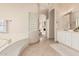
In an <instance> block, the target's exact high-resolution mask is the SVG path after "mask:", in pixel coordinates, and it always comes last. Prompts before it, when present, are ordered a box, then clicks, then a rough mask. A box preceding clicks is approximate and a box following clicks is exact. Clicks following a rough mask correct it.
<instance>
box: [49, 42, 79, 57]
mask: <svg viewBox="0 0 79 59" xmlns="http://www.w3.org/2000/svg"><path fill="white" fill-rule="evenodd" d="M50 46H51V47H52V48H53V49H55V50H56V51H57V52H59V53H60V54H61V55H63V56H79V52H78V51H76V50H74V49H72V48H69V47H67V46H65V45H63V44H59V43H56V44H51V45H50Z"/></svg>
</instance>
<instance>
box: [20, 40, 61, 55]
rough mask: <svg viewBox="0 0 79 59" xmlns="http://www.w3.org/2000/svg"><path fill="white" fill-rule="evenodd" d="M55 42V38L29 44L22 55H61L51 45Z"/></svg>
mask: <svg viewBox="0 0 79 59" xmlns="http://www.w3.org/2000/svg"><path fill="white" fill-rule="evenodd" d="M51 43H54V42H53V40H44V41H41V42H39V43H36V44H34V45H31V46H29V47H28V48H26V49H25V50H24V51H23V52H22V54H21V55H22V56H59V55H60V54H59V53H58V52H56V51H55V50H54V49H53V48H51V47H50V46H49V45H50V44H51Z"/></svg>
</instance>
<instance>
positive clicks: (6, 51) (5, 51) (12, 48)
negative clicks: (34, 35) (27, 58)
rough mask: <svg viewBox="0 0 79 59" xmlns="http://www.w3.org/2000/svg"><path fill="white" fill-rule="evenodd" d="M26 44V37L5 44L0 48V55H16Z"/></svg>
mask: <svg viewBox="0 0 79 59" xmlns="http://www.w3.org/2000/svg"><path fill="white" fill-rule="evenodd" d="M27 46H28V40H27V39H22V40H19V41H16V42H15V43H12V44H10V45H6V46H5V47H4V48H2V49H1V50H0V56H18V55H19V54H20V52H21V51H22V50H23V49H24V48H25V47H27Z"/></svg>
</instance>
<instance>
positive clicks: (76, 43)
mask: <svg viewBox="0 0 79 59" xmlns="http://www.w3.org/2000/svg"><path fill="white" fill-rule="evenodd" d="M72 48H74V49H77V50H79V33H72Z"/></svg>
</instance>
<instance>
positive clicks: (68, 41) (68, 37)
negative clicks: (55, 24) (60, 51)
mask: <svg viewBox="0 0 79 59" xmlns="http://www.w3.org/2000/svg"><path fill="white" fill-rule="evenodd" d="M57 41H58V42H59V43H62V44H65V45H67V46H69V47H72V48H74V49H76V50H79V33H78V32H69V31H57Z"/></svg>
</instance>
